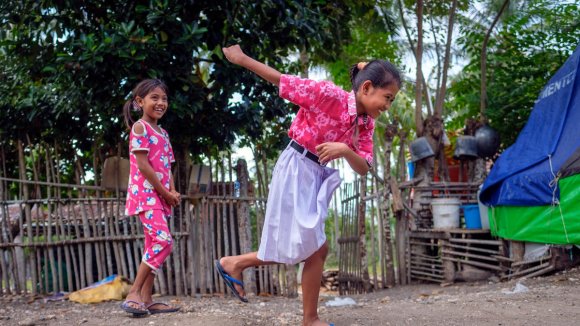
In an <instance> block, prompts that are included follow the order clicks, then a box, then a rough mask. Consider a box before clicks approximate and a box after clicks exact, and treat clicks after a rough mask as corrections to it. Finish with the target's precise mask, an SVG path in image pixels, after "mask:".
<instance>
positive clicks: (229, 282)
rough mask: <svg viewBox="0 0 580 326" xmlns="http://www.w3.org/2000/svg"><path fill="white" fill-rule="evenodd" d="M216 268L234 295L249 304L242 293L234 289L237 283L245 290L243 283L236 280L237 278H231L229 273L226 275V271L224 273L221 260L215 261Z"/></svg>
mask: <svg viewBox="0 0 580 326" xmlns="http://www.w3.org/2000/svg"><path fill="white" fill-rule="evenodd" d="M215 268H216V269H217V271H218V273H219V274H220V276H221V277H222V279H223V280H224V282H225V283H226V285H227V286H228V287H229V288H230V290H232V293H233V294H234V295H235V296H236V297H237V298H238V299H240V301H242V302H248V299H246V298H244V297H242V296H241V295H240V293H239V292H238V290H236V288H235V287H234V283H236V284H238V285H240V286H241V287H242V289H243V288H244V283H243V282H242V281H239V280H236V279H235V278H233V277H231V276H230V275H229V274H228V273H226V271H224V268H223V267H222V265H221V264H220V260H219V259H218V260H216V261H215Z"/></svg>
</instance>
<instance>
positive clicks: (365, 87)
mask: <svg viewBox="0 0 580 326" xmlns="http://www.w3.org/2000/svg"><path fill="white" fill-rule="evenodd" d="M398 92H399V87H398V86H397V85H396V83H391V84H388V85H387V86H385V87H383V88H378V87H373V85H372V83H371V81H370V80H367V81H365V82H364V83H362V85H361V86H360V89H359V92H358V93H359V94H357V95H359V96H357V97H358V98H359V100H358V101H357V102H358V104H359V105H357V111H360V112H358V113H359V114H361V113H366V114H368V115H370V116H371V117H372V118H373V119H376V118H378V117H379V116H380V115H381V113H383V112H385V111H387V110H388V109H389V108H390V107H391V104H392V103H393V101H394V100H395V96H396V95H397V93H398Z"/></svg>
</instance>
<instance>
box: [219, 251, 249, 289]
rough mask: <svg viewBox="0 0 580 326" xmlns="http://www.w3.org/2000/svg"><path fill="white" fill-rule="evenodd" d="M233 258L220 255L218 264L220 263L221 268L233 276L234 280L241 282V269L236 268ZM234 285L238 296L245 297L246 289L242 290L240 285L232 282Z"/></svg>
mask: <svg viewBox="0 0 580 326" xmlns="http://www.w3.org/2000/svg"><path fill="white" fill-rule="evenodd" d="M233 260H234V259H232V257H222V258H221V259H220V265H222V268H223V269H224V271H225V272H226V273H228V275H229V276H231V277H233V278H235V279H236V280H239V281H240V282H243V280H244V278H243V276H242V271H243V270H242V269H239V268H237V267H236V264H235V262H234V261H233ZM234 287H235V288H236V290H237V291H238V293H239V294H240V296H242V297H244V298H245V297H246V291H244V289H243V288H242V286H241V285H239V284H237V283H234Z"/></svg>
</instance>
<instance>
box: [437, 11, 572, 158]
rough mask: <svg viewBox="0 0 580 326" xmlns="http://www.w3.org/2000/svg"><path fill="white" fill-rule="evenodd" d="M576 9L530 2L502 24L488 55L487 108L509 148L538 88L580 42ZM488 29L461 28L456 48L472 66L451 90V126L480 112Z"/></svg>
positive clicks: (524, 119)
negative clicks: (464, 53)
mask: <svg viewBox="0 0 580 326" xmlns="http://www.w3.org/2000/svg"><path fill="white" fill-rule="evenodd" d="M578 17H580V7H579V6H578V4H572V3H554V2H552V1H547V0H534V1H529V2H528V3H527V4H526V6H522V8H520V10H519V11H515V12H514V13H513V15H512V16H510V17H508V18H507V19H506V20H504V22H503V25H502V26H500V27H498V31H497V35H496V36H493V37H492V38H491V39H490V44H489V48H488V54H487V69H488V84H487V88H488V89H487V95H488V104H487V110H486V112H485V114H486V116H487V117H488V118H489V120H490V124H491V126H492V127H494V128H495V129H497V130H498V131H499V133H500V135H501V138H502V146H504V147H507V146H509V145H511V144H512V143H513V142H514V141H515V139H516V137H517V135H518V134H519V132H520V130H521V129H522V128H523V126H524V125H525V123H526V122H527V119H528V117H529V114H530V111H531V109H532V107H533V105H534V102H535V100H536V99H537V97H538V95H539V93H540V91H541V89H542V87H543V86H544V85H545V84H546V82H547V81H548V79H549V78H550V77H551V76H552V75H553V74H554V73H555V72H556V71H557V70H558V69H559V68H560V66H561V65H562V64H563V63H564V61H566V59H567V58H568V57H569V56H570V55H571V54H572V52H573V51H574V49H575V47H576V46H577V45H578V40H579V39H580V28H579V27H580V21H578ZM485 32H486V29H485V28H484V27H483V26H479V25H474V24H473V23H472V24H471V25H467V24H466V25H464V28H463V30H462V33H461V34H462V36H461V38H460V39H459V42H460V44H461V45H462V46H463V47H464V49H465V51H466V52H467V54H468V55H469V57H470V63H469V64H468V65H467V66H466V67H465V69H464V70H463V72H462V73H461V74H460V75H459V76H458V77H457V78H456V79H455V80H454V81H453V84H452V87H451V88H450V90H449V93H450V94H449V97H450V101H449V102H448V104H449V105H450V108H451V111H452V112H454V114H453V115H452V118H453V126H454V127H458V126H462V125H463V122H464V119H466V118H468V117H474V116H477V115H478V112H479V106H480V105H479V101H480V81H481V79H480V74H481V72H480V71H481V70H480V60H481V44H482V43H483V37H484V35H485Z"/></svg>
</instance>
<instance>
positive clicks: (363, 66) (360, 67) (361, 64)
mask: <svg viewBox="0 0 580 326" xmlns="http://www.w3.org/2000/svg"><path fill="white" fill-rule="evenodd" d="M367 63H368V62H366V61H361V62H359V63H357V65H356V67H357V68H358V70H363V69H364V68H365V66H366V65H367Z"/></svg>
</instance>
